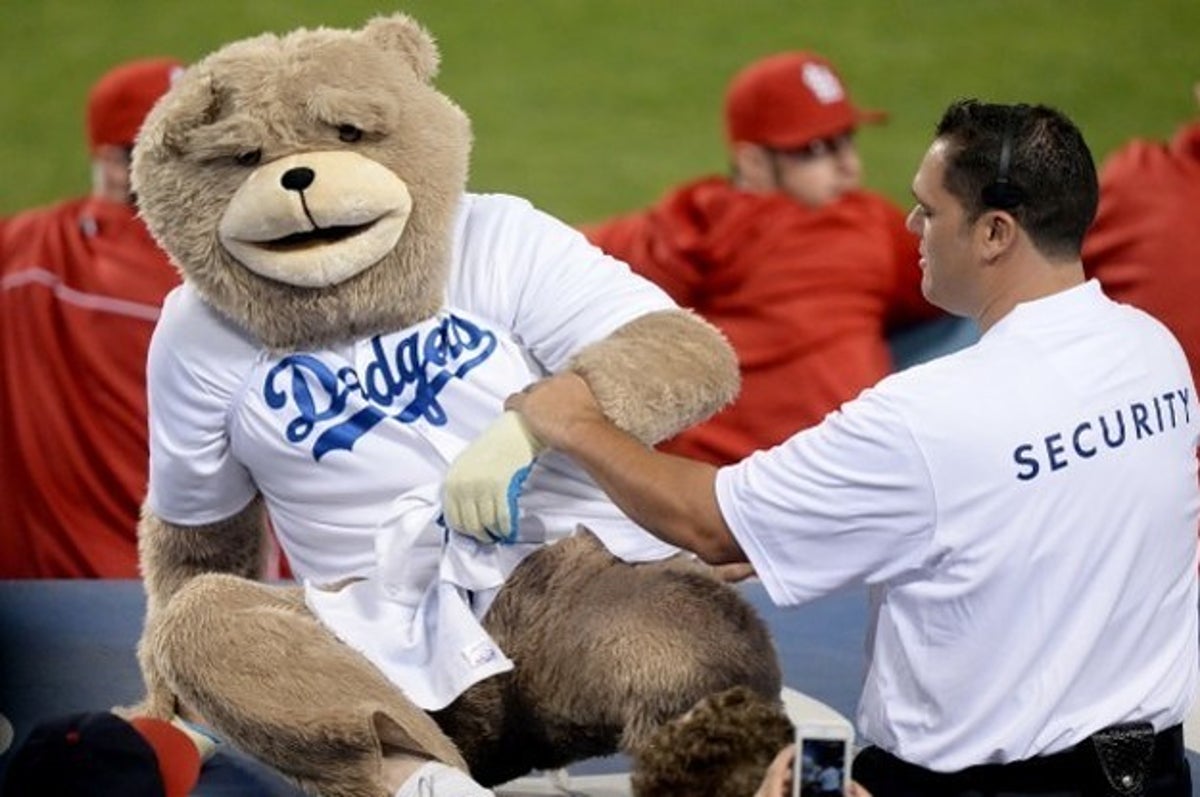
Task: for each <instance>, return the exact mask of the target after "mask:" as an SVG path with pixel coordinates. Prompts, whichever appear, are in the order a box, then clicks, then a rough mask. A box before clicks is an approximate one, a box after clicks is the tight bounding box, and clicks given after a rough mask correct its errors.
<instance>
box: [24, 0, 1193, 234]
mask: <svg viewBox="0 0 1200 797" xmlns="http://www.w3.org/2000/svg"><path fill="white" fill-rule="evenodd" d="M0 8H3V15H2V16H0V19H3V22H2V23H0V71H2V73H3V74H4V75H5V80H3V81H0V164H2V166H3V180H0V214H8V213H11V212H13V211H16V210H18V209H20V208H23V207H26V206H30V205H34V204H41V203H45V202H50V201H53V200H54V199H56V198H59V197H63V196H67V195H70V194H74V193H81V192H83V191H86V190H87V185H88V175H87V167H86V161H85V154H84V152H83V144H82V104H83V99H84V96H85V94H86V91H87V88H88V86H89V85H90V83H91V81H92V80H93V79H94V78H95V77H96V76H97V75H98V74H99V73H100V72H101V71H102V70H103V69H105V68H107V67H108V66H109V65H111V64H112V63H114V62H115V61H118V60H120V59H123V58H126V57H132V56H136V55H144V54H175V55H178V56H179V57H181V58H183V59H185V60H192V59H195V58H198V57H200V56H202V55H203V54H205V53H206V52H208V51H210V50H212V49H215V48H216V47H218V46H220V45H221V44H222V43H224V42H226V41H229V40H232V39H235V38H241V37H244V36H248V35H251V34H256V33H260V32H262V31H266V30H272V31H280V32H282V31H286V30H290V29H292V28H294V27H299V26H315V25H329V26H353V27H357V26H358V25H360V24H361V23H362V22H363V21H364V20H365V19H367V18H368V17H370V16H372V15H374V14H377V13H386V12H389V11H392V10H397V9H399V10H405V11H408V12H409V13H412V14H413V15H414V16H416V17H417V18H418V19H420V20H421V21H422V22H424V23H425V24H426V25H427V26H428V27H429V28H430V30H431V31H432V32H433V33H434V35H435V36H436V37H437V38H438V40H439V42H440V45H441V48H442V55H443V68H442V74H441V78H440V80H439V83H440V85H441V87H442V88H443V89H444V90H445V91H446V92H447V93H448V94H450V95H451V96H453V97H454V98H455V99H456V100H457V101H458V102H459V103H460V104H461V105H462V106H463V107H464V108H466V109H467V111H468V112H469V113H470V114H471V116H472V118H473V120H474V125H475V133H476V146H475V153H474V161H473V169H472V177H471V186H472V188H473V189H475V190H495V191H506V192H510V193H515V194H520V195H523V196H526V197H528V198H530V199H531V200H533V201H534V202H536V203H537V204H539V205H541V206H542V207H543V208H545V209H547V210H549V211H551V212H553V213H555V214H557V215H559V216H561V217H562V218H564V219H566V220H568V221H573V222H574V221H583V220H586V219H592V218H597V217H600V216H603V215H607V214H610V213H613V212H617V211H619V210H623V209H627V208H633V207H638V206H642V205H645V204H647V203H649V202H651V201H653V200H654V199H655V198H656V197H657V196H658V195H659V194H660V193H661V192H662V191H663V190H664V188H666V187H667V186H668V185H670V184H672V183H675V182H678V181H681V180H684V179H688V178H690V177H693V176H696V175H699V174H703V173H711V172H719V171H723V170H724V168H725V158H724V150H723V144H722V139H721V127H720V103H721V97H722V93H723V90H724V87H725V83H726V81H727V80H728V78H729V76H730V75H731V74H732V73H733V72H734V71H735V70H736V69H737V68H738V67H739V66H740V65H742V64H743V63H745V62H746V61H748V60H750V59H752V58H754V57H756V56H759V55H762V54H765V53H769V52H773V51H777V50H783V49H815V50H818V51H820V52H822V53H824V54H825V55H827V56H829V57H830V58H831V59H833V60H834V62H835V63H837V64H838V65H839V66H840V68H841V70H842V72H843V75H844V76H845V78H846V79H847V82H848V83H849V85H850V86H851V89H852V91H853V93H854V95H855V97H856V99H857V100H858V101H859V102H860V103H861V104H864V105H868V106H874V107H881V108H886V109H888V110H889V111H891V114H892V117H891V121H890V123H889V124H888V125H886V126H883V127H880V128H872V129H869V130H868V131H866V132H865V133H864V134H863V135H862V136H861V137H860V139H859V141H860V147H861V150H862V152H863V155H864V158H865V161H866V165H867V172H868V174H867V177H868V182H869V184H870V185H872V186H873V187H875V188H877V189H879V190H881V191H883V192H884V193H886V194H888V195H889V196H892V197H893V198H894V199H896V200H897V201H899V202H904V203H906V202H907V197H908V182H909V179H910V176H911V174H912V171H913V170H914V169H915V167H916V164H917V162H918V161H919V159H920V155H921V153H922V152H923V151H924V149H925V147H926V145H927V144H928V141H929V137H930V132H931V130H932V126H933V124H934V122H935V121H936V118H937V116H938V115H939V113H940V112H941V110H942V109H943V108H944V107H945V105H946V104H947V102H949V101H950V100H952V99H954V98H957V97H963V96H978V97H982V98H985V99H994V100H1002V101H1017V100H1024V101H1032V102H1046V103H1049V104H1052V105H1056V106H1058V107H1060V108H1062V109H1063V110H1065V111H1066V112H1068V113H1069V114H1070V115H1072V116H1073V117H1074V118H1075V119H1076V121H1078V122H1079V123H1080V125H1081V126H1082V127H1083V129H1084V133H1085V135H1087V137H1088V139H1089V141H1090V142H1091V144H1092V147H1093V151H1094V154H1095V155H1096V157H1097V158H1098V159H1100V158H1103V156H1104V155H1105V154H1107V153H1108V152H1109V151H1110V150H1111V149H1112V148H1114V147H1115V146H1117V145H1118V144H1119V143H1121V142H1122V141H1124V140H1125V139H1126V138H1128V137H1131V136H1154V137H1163V136H1167V135H1170V134H1171V132H1172V131H1173V130H1174V129H1175V128H1176V127H1177V126H1178V125H1179V124H1180V123H1181V122H1183V121H1184V120H1186V119H1188V118H1191V117H1192V116H1194V115H1195V114H1196V113H1197V110H1196V107H1195V103H1194V101H1193V99H1192V95H1191V86H1192V83H1193V82H1194V81H1196V80H1200V43H1198V42H1200V2H1198V0H926V1H925V2H921V3H917V2H902V1H901V0H741V1H740V2H737V1H736V0H504V1H502V0H411V1H410V2H407V3H403V4H399V5H389V4H381V3H378V2H368V1H367V0H340V2H337V3H332V2H328V3H326V2H317V0H292V2H285V1H284V0H253V2H246V0H206V2H204V3H199V2H195V3H192V2H188V3H185V2H175V1H174V0H154V2H151V1H150V0H86V1H85V0H37V2H27V0H0Z"/></svg>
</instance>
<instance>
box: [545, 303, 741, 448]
mask: <svg viewBox="0 0 1200 797" xmlns="http://www.w3.org/2000/svg"><path fill="white" fill-rule="evenodd" d="M569 368H570V370H571V371H574V372H575V373H577V374H579V375H580V376H582V377H583V378H584V380H585V381H586V382H587V383H588V386H589V387H590V388H591V390H592V393H593V394H594V395H595V396H596V400H597V401H598V402H599V404H600V407H601V408H602V409H603V410H604V414H605V415H607V416H608V418H609V420H611V421H612V422H613V423H615V424H616V425H617V426H619V427H621V428H622V429H624V430H625V431H627V432H629V433H630V434H632V435H633V436H634V437H637V438H638V439H639V440H641V441H642V442H644V443H647V444H654V443H657V442H659V441H661V440H665V439H667V438H668V437H671V436H673V435H675V434H677V433H678V432H680V431H682V430H684V429H686V428H687V427H689V426H691V425H693V424H696V423H699V422H700V421H702V420H704V419H705V418H708V417H709V416H711V415H713V414H714V413H715V412H717V411H718V410H719V409H721V408H722V407H724V406H725V405H726V404H728V403H729V402H731V401H733V399H734V397H735V396H736V395H737V392H738V387H739V373H738V362H737V356H736V355H735V354H734V352H733V348H732V347H731V346H730V345H729V343H728V341H726V340H725V337H724V336H723V335H722V334H721V333H720V332H719V331H718V330H717V328H716V327H714V326H713V325H711V324H709V323H708V322H707V321H705V320H703V319H701V318H700V317H699V316H697V315H696V314H694V313H692V312H691V311H690V310H661V311H658V312H654V313H648V314H647V315H644V316H642V317H640V318H636V319H634V320H633V321H630V322H629V323H627V324H625V325H624V326H622V327H621V328H620V329H618V330H617V331H616V332H614V333H613V334H611V335H609V336H608V337H606V338H604V339H602V340H599V341H596V342H595V343H593V344H591V345H589V346H587V347H586V348H584V349H583V350H581V351H580V352H579V353H578V354H577V355H576V356H575V357H574V358H573V359H572V360H571V362H570V365H569Z"/></svg>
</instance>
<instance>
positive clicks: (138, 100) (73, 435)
mask: <svg viewBox="0 0 1200 797" xmlns="http://www.w3.org/2000/svg"><path fill="white" fill-rule="evenodd" d="M180 68H181V67H180V64H179V63H178V62H177V61H175V60H173V59H169V58H156V59H146V60H138V61H133V62H129V63H125V64H122V65H120V66H118V67H116V68H115V69H113V70H112V71H110V72H108V73H107V74H105V75H104V76H103V77H101V78H100V80H99V81H98V82H97V83H96V84H95V86H94V87H93V88H92V90H91V92H90V94H89V96H88V101H87V114H86V118H87V122H86V129H87V141H88V145H89V149H90V155H91V164H92V178H93V179H92V183H93V187H92V192H91V194H90V195H89V196H86V197H80V198H77V199H71V200H67V201H64V202H61V203H59V204H56V205H53V206H51V207H46V208H39V209H35V210H29V211H26V212H22V213H19V214H17V215H15V216H12V217H10V218H6V219H3V220H0V407H3V411H0V491H2V493H3V502H2V503H3V506H4V519H3V521H2V524H0V578H97V577H107V578H133V577H136V576H137V573H138V571H137V544H136V536H135V529H136V527H137V517H138V508H139V506H140V505H141V502H142V500H143V498H144V497H145V493H146V468H147V443H146V380H145V360H146V348H147V346H148V344H149V341H150V333H151V330H152V329H153V327H154V323H155V320H156V319H157V318H158V311H159V306H160V305H161V303H162V300H163V297H164V296H165V295H166V293H167V292H168V291H169V290H171V288H172V287H174V286H175V285H176V284H177V283H178V282H179V277H178V274H177V273H176V271H175V269H174V268H173V267H172V266H171V265H170V263H169V262H168V260H167V257H166V255H164V254H163V253H162V252H161V251H160V250H159V248H158V246H157V245H156V244H155V243H154V241H153V240H152V239H151V237H150V234H149V233H148V232H147V231H146V228H145V227H144V226H143V225H142V222H141V221H140V219H138V218H137V215H136V214H137V210H136V208H135V206H134V198H133V197H132V196H130V189H129V158H130V153H131V151H132V148H133V140H134V137H135V136H136V134H137V131H138V127H139V126H140V125H141V123H142V120H143V118H144V117H145V115H146V113H147V112H149V110H150V108H151V107H152V106H153V104H154V102H155V101H156V100H157V99H158V98H159V97H160V96H161V95H162V94H163V93H165V92H166V90H167V88H168V86H169V85H170V82H171V79H172V77H173V75H174V74H175V73H176V72H177V71H178V70H179V69H180Z"/></svg>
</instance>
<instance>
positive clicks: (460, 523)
mask: <svg viewBox="0 0 1200 797" xmlns="http://www.w3.org/2000/svg"><path fill="white" fill-rule="evenodd" d="M541 450H542V445H541V443H539V442H538V441H537V440H536V439H534V437H533V435H532V434H530V433H529V430H528V429H526V428H525V423H524V421H522V420H521V416H520V415H518V414H517V413H515V412H513V411H511V410H508V411H506V412H505V413H504V414H503V415H501V416H500V417H499V418H497V419H496V420H495V421H494V422H493V423H492V425H491V426H489V427H488V428H486V429H484V430H483V434H481V435H479V437H478V438H476V439H475V441H474V442H473V443H471V444H470V445H469V446H467V447H466V449H464V450H463V452H462V453H461V454H459V455H458V458H457V459H455V460H454V462H453V463H451V465H450V470H449V472H447V474H446V486H445V492H444V495H443V498H442V507H443V509H444V510H445V515H446V524H447V525H448V526H450V528H452V529H454V530H456V531H461V532H462V533H464V534H469V535H471V536H472V537H474V538H475V539H477V540H479V541H481V542H512V541H514V540H515V539H516V538H517V497H518V496H519V495H520V494H521V485H522V484H524V482H525V479H526V477H528V476H529V469H530V468H531V467H533V460H534V457H536V456H537V455H538V453H539V452H540V451H541Z"/></svg>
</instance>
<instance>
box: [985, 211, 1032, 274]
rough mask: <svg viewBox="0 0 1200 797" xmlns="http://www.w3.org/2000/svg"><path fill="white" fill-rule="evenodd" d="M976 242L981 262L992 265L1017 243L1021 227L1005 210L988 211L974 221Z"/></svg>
mask: <svg viewBox="0 0 1200 797" xmlns="http://www.w3.org/2000/svg"><path fill="white" fill-rule="evenodd" d="M975 224H976V228H975V229H976V236H977V238H976V240H977V242H978V244H979V247H980V251H981V253H982V255H983V260H984V262H986V263H993V262H995V261H996V260H998V259H999V258H1000V257H1001V256H1002V255H1003V254H1004V253H1005V252H1007V251H1009V250H1010V249H1012V247H1013V246H1015V245H1016V243H1017V236H1018V235H1019V234H1020V230H1021V227H1020V225H1019V224H1017V220H1016V219H1015V218H1013V215H1012V214H1011V213H1009V212H1008V211H1007V210H988V211H985V212H984V213H983V215H982V216H980V217H979V220H978V221H976V223H975Z"/></svg>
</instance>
